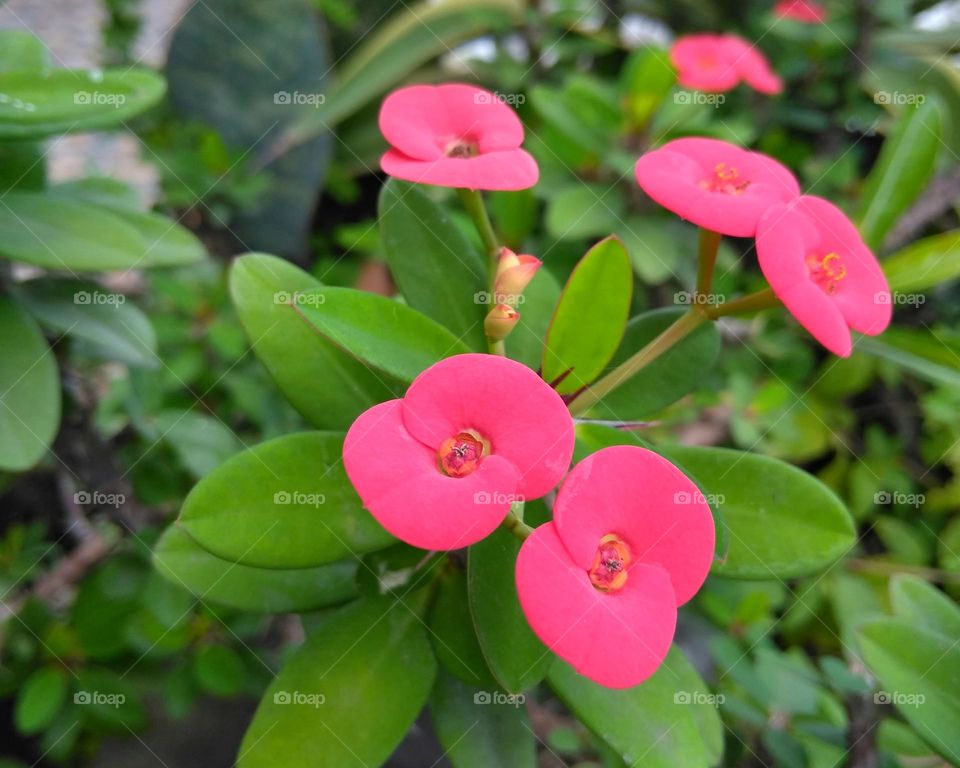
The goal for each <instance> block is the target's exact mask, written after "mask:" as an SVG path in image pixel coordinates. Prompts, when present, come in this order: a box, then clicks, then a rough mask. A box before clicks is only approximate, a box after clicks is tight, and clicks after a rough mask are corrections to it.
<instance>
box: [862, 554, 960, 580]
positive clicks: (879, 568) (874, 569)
mask: <svg viewBox="0 0 960 768" xmlns="http://www.w3.org/2000/svg"><path fill="white" fill-rule="evenodd" d="M847 567H848V568H849V569H850V570H852V571H859V572H860V573H872V574H875V575H877V576H896V575H897V574H898V573H909V574H912V575H913V576H917V577H919V578H921V579H925V580H926V581H933V582H941V583H944V584H949V583H958V582H960V573H956V572H951V571H942V570H939V569H937V568H927V567H925V566H921V565H904V564H902V563H891V562H887V561H883V560H873V559H870V558H854V559H853V560H848V561H847Z"/></svg>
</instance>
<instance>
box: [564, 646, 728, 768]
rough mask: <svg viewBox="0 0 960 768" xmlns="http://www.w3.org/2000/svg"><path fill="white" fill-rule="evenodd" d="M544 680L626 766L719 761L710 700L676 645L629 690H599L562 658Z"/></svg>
mask: <svg viewBox="0 0 960 768" xmlns="http://www.w3.org/2000/svg"><path fill="white" fill-rule="evenodd" d="M547 682H548V683H549V684H550V687H551V688H553V690H554V692H555V693H556V694H557V696H559V697H560V699H561V700H562V701H563V702H564V704H566V705H567V706H568V707H570V709H571V710H572V711H573V713H574V714H575V715H576V716H577V718H578V719H579V720H580V721H581V722H582V723H583V724H584V725H586V726H587V727H588V728H589V729H590V730H591V731H593V733H595V734H596V735H597V736H598V737H599V738H601V739H603V741H605V742H606V743H607V744H609V745H610V746H611V747H612V748H613V749H614V750H616V752H617V753H618V754H619V755H620V757H622V758H623V759H624V760H625V761H626V762H627V764H629V765H643V766H644V768H675V766H681V765H682V766H684V768H698V767H700V768H706V767H707V766H710V765H714V764H716V763H718V762H719V761H720V757H721V755H722V754H723V725H722V724H721V722H720V716H719V715H718V714H717V710H716V705H715V704H714V703H712V702H714V701H716V700H715V699H714V698H713V695H712V694H711V693H710V690H709V688H707V685H706V683H704V682H703V680H702V679H701V677H700V675H699V674H697V671H696V670H695V669H694V668H693V666H691V664H690V662H688V661H687V659H686V658H685V657H684V655H683V654H682V653H681V652H680V651H679V650H678V649H677V648H676V647H674V648H671V649H670V653H669V654H667V658H666V660H665V661H664V662H663V666H661V667H660V669H658V670H657V671H656V672H655V673H654V675H653V676H652V677H651V678H649V679H648V680H646V681H645V682H643V683H641V684H640V685H637V686H635V687H633V688H625V689H622V690H612V689H610V688H604V687H603V686H601V685H597V684H596V683H594V682H592V681H591V680H589V679H587V678H586V677H582V676H581V675H578V674H577V673H576V672H575V671H574V670H573V667H571V666H570V665H569V664H567V663H566V662H563V661H558V662H557V663H556V664H554V665H553V667H551V669H550V672H549V673H548V675H547Z"/></svg>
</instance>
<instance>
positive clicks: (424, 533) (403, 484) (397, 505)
mask: <svg viewBox="0 0 960 768" xmlns="http://www.w3.org/2000/svg"><path fill="white" fill-rule="evenodd" d="M402 410H403V406H402V401H401V400H389V401H387V402H385V403H380V404H379V405H375V406H374V407H373V408H370V409H369V410H367V411H365V412H364V413H363V414H361V415H360V416H359V418H357V420H356V421H355V422H354V423H353V425H352V426H351V427H350V430H349V431H348V432H347V436H346V439H345V441H344V445H343V463H344V467H345V468H346V470H347V475H348V476H349V478H350V481H351V482H352V483H353V486H354V488H356V490H357V493H358V494H359V495H360V498H361V499H362V500H363V504H364V506H365V507H366V508H367V509H368V510H369V511H370V514H372V515H373V516H374V517H375V518H376V519H377V521H378V522H379V523H380V524H381V525H382V526H383V527H384V528H386V529H387V530H388V531H389V532H390V533H392V534H393V535H394V536H396V537H397V538H398V539H401V540H402V541H405V542H407V543H408V544H411V545H413V546H415V547H420V548H421V549H430V550H438V549H459V548H461V547H466V546H469V545H470V544H474V543H476V542H477V541H480V539H483V538H485V537H486V536H488V535H489V534H490V533H491V532H493V530H494V529H495V528H496V527H497V526H498V525H499V524H500V522H501V521H502V520H503V518H504V517H505V516H506V514H507V512H508V511H509V509H510V503H511V501H512V499H513V497H514V496H515V495H516V493H517V472H516V470H515V469H514V467H513V465H512V464H510V462H509V461H506V460H505V459H503V458H501V457H498V456H490V457H488V458H487V459H486V460H485V461H484V462H482V463H481V465H480V467H479V468H478V469H477V470H476V471H475V472H472V473H471V474H469V475H466V476H464V477H459V478H456V477H447V476H446V475H444V474H443V473H442V472H441V471H440V470H439V469H438V468H437V456H436V451H435V449H431V448H429V447H427V446H425V445H424V444H423V443H421V442H420V441H418V440H416V439H415V438H414V437H413V436H411V435H410V433H409V432H408V431H407V429H406V427H405V426H404V423H403V415H402Z"/></svg>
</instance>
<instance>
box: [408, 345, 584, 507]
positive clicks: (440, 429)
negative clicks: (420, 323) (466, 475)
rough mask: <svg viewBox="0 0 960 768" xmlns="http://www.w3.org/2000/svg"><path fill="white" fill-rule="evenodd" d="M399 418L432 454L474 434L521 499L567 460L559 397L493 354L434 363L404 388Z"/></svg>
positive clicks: (557, 476) (568, 428) (569, 432)
mask: <svg viewBox="0 0 960 768" xmlns="http://www.w3.org/2000/svg"><path fill="white" fill-rule="evenodd" d="M403 420H404V423H405V424H406V427H407V429H408V430H409V431H410V433H411V434H412V435H414V436H415V437H416V438H417V439H418V440H420V441H421V442H422V443H424V444H425V445H427V446H430V447H431V448H432V449H433V450H436V449H437V448H438V447H439V446H440V445H441V443H443V441H444V440H447V439H448V438H450V437H452V436H454V435H456V434H458V433H460V432H462V431H464V430H467V429H473V430H476V431H477V432H478V433H479V434H480V435H481V436H482V437H483V438H485V439H486V440H489V441H490V444H491V453H492V454H493V456H500V457H502V458H504V459H506V460H507V461H509V462H510V463H511V464H513V466H514V467H516V469H517V472H518V474H519V486H518V489H517V490H518V492H519V493H520V494H521V495H522V496H523V497H524V498H527V499H536V498H539V497H540V496H543V495H544V494H545V493H547V492H548V491H550V490H551V489H552V488H553V487H554V486H556V484H557V483H559V482H560V480H561V478H562V477H563V475H564V474H565V473H566V471H567V469H568V468H569V466H570V458H571V456H572V455H573V442H574V433H573V419H572V418H571V417H570V413H569V411H568V410H567V407H566V405H564V403H563V400H562V399H561V398H560V396H559V395H558V394H557V393H556V392H554V391H553V390H552V389H551V388H550V386H549V385H547V384H546V383H545V382H544V381H543V379H541V378H540V377H539V376H537V374H536V373H534V372H533V371H532V370H530V369H529V368H527V367H526V366H525V365H522V364H521V363H518V362H516V361H514V360H509V359H507V358H505V357H499V356H497V355H480V354H468V355H456V356H455V357H448V358H447V359H446V360H441V361H440V362H439V363H436V364H435V365H432V366H431V367H430V368H428V369H427V370H426V371H424V372H423V373H421V374H420V375H419V376H418V377H417V378H416V379H415V380H414V382H413V384H411V385H410V388H409V389H408V390H407V394H406V395H405V396H404V399H403ZM493 456H491V457H490V458H493ZM489 460H490V459H489V458H488V459H485V460H484V461H482V462H481V466H483V464H484V463H485V462H486V461H489Z"/></svg>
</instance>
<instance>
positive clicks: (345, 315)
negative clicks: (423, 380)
mask: <svg viewBox="0 0 960 768" xmlns="http://www.w3.org/2000/svg"><path fill="white" fill-rule="evenodd" d="M291 303H292V305H293V307H294V309H296V311H297V312H298V313H299V314H300V315H301V316H302V317H303V319H304V320H306V322H307V323H309V324H310V327H311V328H313V329H314V330H315V331H316V332H317V333H319V334H320V335H321V336H323V337H324V338H325V339H327V340H328V341H330V342H331V343H333V344H335V345H336V346H338V347H340V348H341V349H342V350H344V351H345V352H348V353H350V354H351V355H353V356H354V357H356V358H357V359H358V360H360V361H361V362H363V363H365V364H367V365H369V366H371V367H372V368H376V369H377V370H378V371H381V372H382V373H385V374H387V375H388V376H393V377H394V378H396V379H399V380H400V381H405V382H410V381H413V380H414V379H415V378H416V377H417V376H418V375H419V374H420V373H421V372H423V371H424V370H426V369H427V368H429V367H430V366H431V365H433V364H434V363H436V362H438V361H440V360H442V359H443V358H445V357H450V356H451V355H458V354H461V353H464V352H469V351H470V350H469V349H467V347H466V346H464V344H463V343H462V342H461V341H459V340H458V339H457V337H456V336H454V335H453V334H452V333H450V331H448V330H447V329H446V328H444V327H443V326H442V325H439V324H437V323H435V322H434V321H433V320H431V319H430V318H429V317H426V316H425V315H421V314H420V313H419V312H417V311H416V310H414V309H410V307H408V306H406V305H405V304H401V303H400V302H398V301H393V300H391V299H388V298H386V297H384V296H378V295H377V294H374V293H367V292H366V291H358V290H354V289H353V288H327V287H324V288H316V289H314V290H312V291H308V292H306V293H298V294H295V295H294V296H292V297H291Z"/></svg>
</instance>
